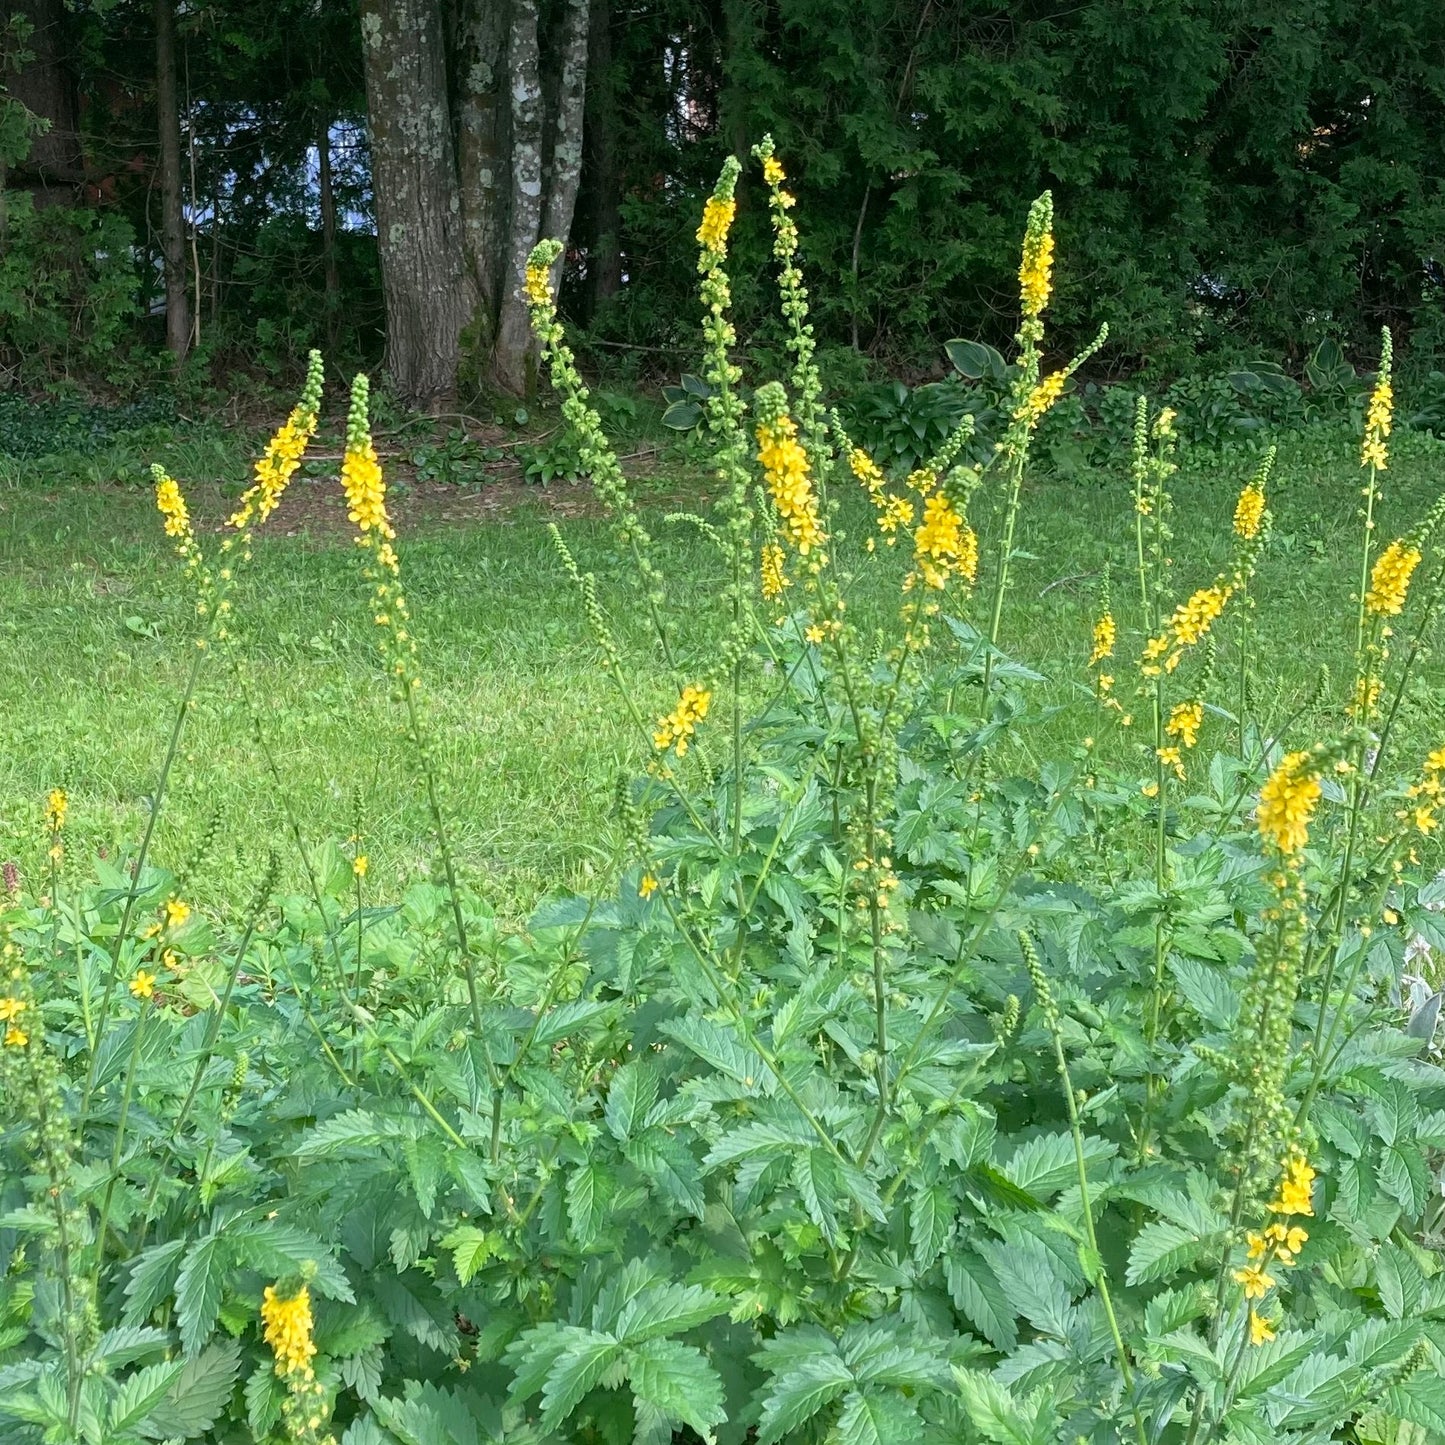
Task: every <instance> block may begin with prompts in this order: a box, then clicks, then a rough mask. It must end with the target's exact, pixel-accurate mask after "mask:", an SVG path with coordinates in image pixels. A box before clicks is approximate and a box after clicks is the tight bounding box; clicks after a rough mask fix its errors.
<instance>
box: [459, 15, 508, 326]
mask: <svg viewBox="0 0 1445 1445" xmlns="http://www.w3.org/2000/svg"><path fill="white" fill-rule="evenodd" d="M507 29H508V26H507V3H506V0H465V3H464V5H463V7H462V13H461V15H460V17H459V19H458V23H457V27H456V30H457V36H456V56H455V60H454V62H453V66H452V73H453V76H454V77H455V87H454V89H455V95H456V97H457V104H456V112H457V113H456V130H457V168H458V177H457V180H458V185H459V187H460V190H461V200H462V223H463V227H464V232H463V234H464V236H465V242H466V250H467V262H468V264H469V266H470V267H471V271H472V275H473V277H474V279H475V281H476V287H477V295H478V298H479V300H480V306H479V320H480V321H481V322H482V329H483V332H484V334H483V335H482V336H480V337H479V345H480V347H481V348H482V350H483V354H484V355H485V354H486V352H487V351H490V349H491V346H492V341H493V338H494V337H495V335H496V328H497V313H498V308H499V306H500V303H501V295H502V282H503V261H504V251H505V245H506V239H507V203H508V199H509V196H508V190H509V185H510V166H509V164H508V136H509V132H510V129H511V102H510V99H509V97H508V84H507V82H508V73H507Z"/></svg>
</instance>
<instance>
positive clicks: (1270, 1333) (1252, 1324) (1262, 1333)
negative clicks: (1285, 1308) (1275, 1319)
mask: <svg viewBox="0 0 1445 1445" xmlns="http://www.w3.org/2000/svg"><path fill="white" fill-rule="evenodd" d="M1274 1336H1275V1329H1274V1326H1273V1325H1272V1324H1271V1323H1270V1322H1269V1321H1268V1320H1267V1319H1265V1317H1264V1316H1263V1315H1262V1314H1260V1312H1259V1311H1258V1310H1257V1309H1251V1310H1250V1312H1249V1342H1250V1344H1251V1345H1267V1344H1268V1343H1269V1342H1270V1341H1271V1340H1272V1339H1273V1338H1274Z"/></svg>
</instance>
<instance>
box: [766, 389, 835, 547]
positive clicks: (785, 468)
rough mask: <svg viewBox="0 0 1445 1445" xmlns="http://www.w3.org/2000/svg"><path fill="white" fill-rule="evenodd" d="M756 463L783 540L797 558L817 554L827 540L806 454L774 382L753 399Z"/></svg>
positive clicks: (781, 394) (785, 402)
mask: <svg viewBox="0 0 1445 1445" xmlns="http://www.w3.org/2000/svg"><path fill="white" fill-rule="evenodd" d="M755 401H756V405H757V410H758V415H759V418H760V419H759V422H758V428H757V438H758V463H759V465H760V466H761V467H762V469H763V479H764V481H765V482H766V483H767V486H768V492H769V494H770V496H771V497H772V499H773V507H774V509H775V510H776V511H777V514H778V520H779V521H780V522H781V523H782V527H783V537H784V539H785V540H786V541H787V542H788V544H789V546H791V547H792V549H793V550H794V551H795V552H796V553H797V554H798V555H799V556H800V557H807V556H808V555H809V554H810V553H817V554H818V557H817V560H818V561H819V562H821V561H823V560H824V559H823V557H822V552H821V549H822V547H823V545H824V543H825V542H826V541H827V534H826V533H825V532H824V530H823V523H822V520H821V518H820V516H819V512H818V497H817V493H816V492H815V491H814V489H813V479H812V476H811V474H810V472H809V468H808V455H807V453H806V452H805V451H804V450H803V447H802V444H801V443H800V442H799V441H798V428H797V427H796V426H795V425H794V423H793V420H792V418H791V417H790V416H789V415H788V412H787V397H786V395H785V393H784V391H783V388H782V387H781V386H780V385H779V384H778V383H777V382H775V381H770V382H768V383H766V384H765V385H763V386H760V387H759V388H758V391H757V396H756V398H755Z"/></svg>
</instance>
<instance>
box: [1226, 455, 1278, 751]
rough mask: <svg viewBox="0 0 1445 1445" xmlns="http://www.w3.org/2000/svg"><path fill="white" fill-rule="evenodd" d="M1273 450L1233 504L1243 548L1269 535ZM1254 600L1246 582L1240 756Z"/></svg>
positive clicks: (1239, 704) (1239, 703)
mask: <svg viewBox="0 0 1445 1445" xmlns="http://www.w3.org/2000/svg"><path fill="white" fill-rule="evenodd" d="M1274 459H1275V449H1274V448H1273V447H1270V449H1269V450H1268V451H1267V452H1266V453H1265V455H1264V460H1263V461H1262V462H1260V464H1259V466H1258V467H1257V468H1256V469H1255V472H1254V475H1253V476H1251V477H1250V479H1249V481H1248V482H1246V483H1245V485H1244V488H1243V490H1241V492H1240V494H1239V498H1238V500H1237V501H1236V502H1235V504H1234V521H1233V524H1232V525H1233V530H1234V535H1235V538H1236V540H1237V541H1238V542H1239V543H1243V544H1246V545H1254V544H1256V543H1259V542H1260V539H1261V538H1262V537H1267V536H1268V534H1269V529H1270V524H1271V522H1272V520H1273V518H1272V517H1271V515H1270V510H1269V502H1268V497H1267V488H1268V486H1269V476H1270V472H1271V471H1272V470H1273V468H1274ZM1253 606H1254V600H1253V598H1252V597H1250V596H1249V589H1248V579H1246V581H1245V584H1244V585H1243V586H1241V587H1240V591H1239V605H1238V612H1239V676H1238V695H1237V700H1236V706H1237V709H1238V712H1237V716H1238V719H1239V754H1240V756H1241V757H1243V756H1244V743H1245V720H1246V715H1247V714H1248V712H1249V661H1250V637H1251V628H1250V625H1249V624H1250V611H1251V609H1252V608H1253Z"/></svg>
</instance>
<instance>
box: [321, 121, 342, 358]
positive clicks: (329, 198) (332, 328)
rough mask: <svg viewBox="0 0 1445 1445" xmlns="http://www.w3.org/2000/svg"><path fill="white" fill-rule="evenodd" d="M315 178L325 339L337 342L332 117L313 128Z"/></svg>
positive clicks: (338, 304)
mask: <svg viewBox="0 0 1445 1445" xmlns="http://www.w3.org/2000/svg"><path fill="white" fill-rule="evenodd" d="M316 180H317V187H318V189H319V191H320V203H321V274H322V277H323V280H324V285H325V287H326V292H325V295H326V341H327V345H328V346H335V345H336V327H337V322H338V321H339V319H340V310H341V277H340V276H339V275H338V274H337V271H336V192H335V191H334V190H333V189H332V185H331V118H330V117H329V116H327V115H323V116H322V117H321V123H320V125H318V126H317V128H316Z"/></svg>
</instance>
